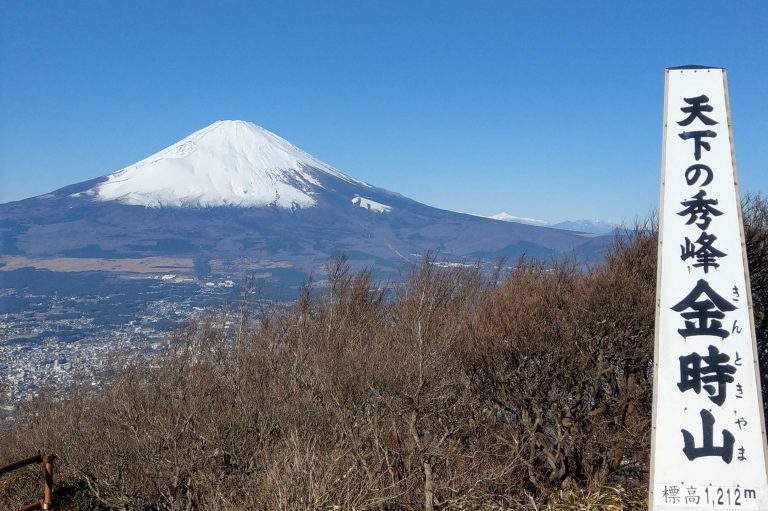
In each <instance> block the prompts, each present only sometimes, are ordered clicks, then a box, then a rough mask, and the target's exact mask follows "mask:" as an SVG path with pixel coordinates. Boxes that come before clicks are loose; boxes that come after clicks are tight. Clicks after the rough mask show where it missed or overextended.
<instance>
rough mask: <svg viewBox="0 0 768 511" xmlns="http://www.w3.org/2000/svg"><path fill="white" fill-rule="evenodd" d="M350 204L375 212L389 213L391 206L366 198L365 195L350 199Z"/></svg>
mask: <svg viewBox="0 0 768 511" xmlns="http://www.w3.org/2000/svg"><path fill="white" fill-rule="evenodd" d="M352 204H354V205H355V206H360V207H361V208H363V209H367V210H368V211H373V212H376V213H389V212H390V211H392V206H387V205H386V204H382V203H381V202H376V201H375V200H371V199H366V198H365V197H360V196H358V197H355V198H354V199H352Z"/></svg>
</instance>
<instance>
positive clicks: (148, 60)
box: [0, 0, 768, 221]
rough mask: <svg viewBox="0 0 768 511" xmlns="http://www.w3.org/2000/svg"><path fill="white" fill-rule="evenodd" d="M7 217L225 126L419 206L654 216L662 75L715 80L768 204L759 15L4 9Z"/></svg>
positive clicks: (765, 65) (644, 4)
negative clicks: (702, 71) (696, 67)
mask: <svg viewBox="0 0 768 511" xmlns="http://www.w3.org/2000/svg"><path fill="white" fill-rule="evenodd" d="M0 8H1V9H2V13H1V14H0V52H1V53H0V57H1V60H0V202H7V201H11V200H18V199H21V198H25V197H29V196H33V195H39V194H42V193H46V192H49V191H51V190H54V189H56V188H59V187H62V186H64V185H67V184H71V183H75V182H79V181H83V180H86V179H91V178H94V177H97V176H100V175H105V174H108V173H110V172H113V171H115V170H118V169H120V168H122V167H124V166H127V165H129V164H131V163H134V162H135V161H137V160H139V159H142V158H144V157H146V156H148V155H149V154H151V153H153V152H155V151H157V150H159V149H162V148H164V147H166V146H168V145H170V144H172V143H174V142H176V141H178V140H179V139H181V138H183V137H184V136H186V135H188V134H190V133H191V132H193V131H195V130H197V129H200V128H202V127H204V126H206V125H208V124H210V123H211V122H213V121H216V120H219V119H243V120H248V121H251V122H254V123H256V124H259V125H261V126H263V127H265V128H267V129H269V130H271V131H274V132H276V133H277V134H279V135H281V136H282V137H284V138H286V139H288V140H289V141H291V142H293V143H294V144H296V145H298V146H299V147H301V148H303V149H304V150H306V151H308V152H309V153H312V154H313V155H315V156H317V157H318V158H320V159H322V160H324V161H326V162H327V163H329V164H331V165H333V166H335V167H336V168H338V169H340V170H342V171H344V172H346V173H348V174H350V175H352V176H354V177H356V178H359V179H362V180H364V181H367V182H369V183H372V184H374V185H377V186H381V187H384V188H387V189H389V190H393V191H396V192H399V193H402V194H403V195H406V196H409V197H411V198H414V199H416V200H419V201H421V202H424V203H427V204H430V205H433V206H437V207H441V208H446V209H452V210H456V211H463V212H468V213H476V214H486V215H490V214H493V213H498V212H500V211H506V212H508V213H511V214H514V215H518V216H527V217H533V218H537V219H543V220H548V221H557V220H563V219H576V218H595V219H604V220H614V221H616V220H623V219H627V220H631V219H632V218H633V217H634V216H636V215H639V216H645V215H646V214H647V213H648V212H649V211H651V210H653V209H654V208H655V207H656V205H657V202H658V187H659V172H660V170H659V169H660V158H661V154H660V153H661V117H662V103H663V92H664V68H665V67H671V66H678V65H685V64H704V65H711V66H722V67H726V68H727V69H728V80H729V88H730V94H731V98H730V99H731V106H732V119H733V123H734V133H735V145H736V159H737V163H738V168H739V175H740V181H741V187H742V191H753V192H763V193H766V192H768V143H767V142H766V141H765V139H766V135H767V134H768V2H765V1H763V0H760V1H732V2H723V1H722V0H721V1H708V0H699V1H695V2H690V1H669V0H665V1H649V0H645V1H637V2H634V1H620V2H619V1H600V2H598V1H573V0H571V1H558V2H555V1H551V2H545V1H527V2H521V1H498V2H494V1H482V0H474V1H469V0H468V1H463V2H456V1H446V0H440V1H429V2H428V1H421V0H409V1H396V0H386V1H373V0H350V1H334V0H327V1H318V0H308V1H280V2H278V1H276V0H272V1H264V2H261V1H242V2H233V1H226V0H220V1H217V2H197V1H194V0H187V1H183V2H171V1H151V2H138V1H129V2H115V1H110V0H104V1H99V2H96V1H88V0H80V1H76V2H56V1H46V2H42V1H34V0H27V1H15V0H0Z"/></svg>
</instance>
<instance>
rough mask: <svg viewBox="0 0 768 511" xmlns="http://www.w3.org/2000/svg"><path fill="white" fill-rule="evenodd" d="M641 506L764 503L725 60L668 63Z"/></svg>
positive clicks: (766, 488) (661, 509)
mask: <svg viewBox="0 0 768 511" xmlns="http://www.w3.org/2000/svg"><path fill="white" fill-rule="evenodd" d="M662 158H663V163H662V173H661V203H660V204H661V205H660V208H661V214H660V217H661V218H660V220H661V221H660V227H659V255H658V257H659V259H658V282H657V291H656V292H657V296H656V298H657V300H656V307H657V308H656V345H655V357H654V361H655V362H654V384H653V433H652V434H653V438H652V442H651V480H650V499H649V500H650V503H649V504H650V508H651V509H653V510H657V511H667V510H698V509H750V510H768V469H767V468H766V467H767V465H766V441H765V423H764V418H763V404H762V398H761V393H760V382H759V370H758V366H757V347H756V343H755V327H754V319H753V315H752V299H751V293H750V287H749V274H748V269H747V258H746V252H745V245H744V227H743V222H742V218H741V203H740V200H739V192H738V185H737V180H736V166H735V162H734V157H733V135H732V130H731V117H730V109H729V104H728V87H727V82H726V74H725V69H721V68H709V67H701V66H687V67H682V68H671V69H667V71H666V88H665V105H664V136H663V156H662Z"/></svg>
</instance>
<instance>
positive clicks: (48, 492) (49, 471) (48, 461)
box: [41, 453, 55, 509]
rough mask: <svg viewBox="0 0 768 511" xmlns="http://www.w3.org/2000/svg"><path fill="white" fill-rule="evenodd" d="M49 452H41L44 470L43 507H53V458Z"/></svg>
mask: <svg viewBox="0 0 768 511" xmlns="http://www.w3.org/2000/svg"><path fill="white" fill-rule="evenodd" d="M54 457H55V456H54V455H53V454H51V453H43V454H42V455H41V458H42V459H43V469H44V471H45V494H44V498H43V509H53V459H54Z"/></svg>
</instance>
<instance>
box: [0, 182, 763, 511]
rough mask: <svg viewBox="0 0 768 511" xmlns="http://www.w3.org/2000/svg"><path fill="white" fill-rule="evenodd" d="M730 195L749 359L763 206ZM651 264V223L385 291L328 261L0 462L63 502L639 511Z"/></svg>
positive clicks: (20, 425)
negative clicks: (743, 243)
mask: <svg viewBox="0 0 768 511" xmlns="http://www.w3.org/2000/svg"><path fill="white" fill-rule="evenodd" d="M745 205H746V208H745V210H746V215H745V216H746V219H747V239H748V244H749V254H750V263H751V264H750V266H751V267H752V279H753V291H754V294H755V305H756V310H757V318H756V319H757V325H758V331H759V338H760V339H761V355H762V356H763V360H762V361H763V363H765V362H766V360H765V345H766V327H767V326H768V319H766V315H765V313H764V311H765V310H766V305H768V206H766V203H765V202H764V201H763V200H762V199H761V198H760V197H757V198H747V200H746V201H745ZM753 265H754V267H753ZM655 267H656V237H655V233H654V230H653V226H645V228H638V229H634V230H633V231H631V232H629V233H627V235H626V236H624V237H621V238H618V239H617V241H616V245H615V247H614V248H613V249H612V250H611V251H610V253H609V254H607V256H606V259H605V262H604V263H603V264H602V265H600V266H598V267H595V268H593V269H591V270H588V271H584V270H579V269H577V268H576V266H575V265H571V264H559V265H557V266H555V267H554V268H553V267H551V266H546V265H543V264H540V263H535V262H526V261H520V262H519V263H518V264H516V265H515V267H514V269H511V270H508V269H505V266H504V265H500V266H499V269H498V271H497V272H496V273H494V274H493V275H490V276H488V275H484V274H483V273H482V272H481V271H480V269H479V268H468V267H464V268H441V267H439V266H438V265H435V264H433V261H427V262H425V263H424V264H423V265H421V266H420V267H419V268H417V269H415V270H414V271H413V273H412V274H411V275H410V276H409V277H408V278H407V280H406V282H405V283H404V284H402V285H397V286H392V288H391V289H388V290H386V289H381V288H379V287H378V286H377V284H376V283H375V282H373V281H372V278H371V275H370V274H369V273H368V272H351V271H350V270H349V267H348V266H347V264H346V262H345V261H344V260H343V259H339V260H337V261H334V262H333V263H332V264H331V265H330V267H329V271H328V274H329V279H328V284H327V286H325V287H323V288H322V289H316V286H312V285H307V286H306V288H305V289H304V290H303V292H302V293H301V295H300V297H299V299H298V300H297V301H296V303H295V304H293V306H292V307H291V308H289V309H274V310H269V311H266V310H260V311H258V313H257V315H256V316H255V317H249V311H250V310H249V308H248V307H243V308H242V310H241V311H240V312H241V313H240V314H239V317H240V320H241V321H240V325H238V326H237V327H236V328H230V329H224V328H222V327H221V326H219V325H220V324H221V322H219V321H217V318H216V317H212V318H210V319H209V320H208V321H205V322H200V323H193V324H190V325H189V326H188V327H187V328H186V329H185V330H183V331H180V332H177V333H176V334H175V335H174V336H173V339H172V342H171V349H170V350H169V351H168V353H167V354H165V355H164V356H162V357H160V358H156V359H152V360H151V361H138V362H134V363H130V364H128V365H117V366H116V369H115V374H114V377H113V379H112V383H111V384H110V385H109V386H108V387H107V388H105V389H104V390H103V391H102V392H101V393H100V394H98V395H93V394H90V393H86V392H84V391H82V390H81V389H79V388H74V389H72V392H71V394H70V396H69V397H68V399H66V400H63V401H53V400H48V401H46V400H44V399H41V400H40V401H38V402H36V403H33V404H32V405H31V406H29V407H27V408H25V409H24V410H22V411H21V412H20V413H19V414H18V416H17V417H16V418H15V420H14V421H12V422H9V423H7V424H9V425H10V426H12V427H8V428H7V430H6V431H5V432H3V436H2V440H1V441H0V458H1V459H0V463H2V462H4V461H6V460H8V459H13V458H17V457H23V456H24V455H28V454H27V453H29V452H31V451H32V452H34V451H35V450H37V449H47V450H52V451H54V452H56V453H57V454H58V455H59V457H60V461H59V465H58V466H59V469H60V470H62V473H63V476H64V480H65V481H69V483H68V484H71V485H74V487H75V489H76V490H77V494H78V495H80V498H81V500H80V501H78V502H79V503H76V504H69V506H70V508H72V509H95V508H96V506H97V502H98V503H99V505H101V506H104V507H106V508H109V509H125V510H193V509H222V510H228V509H243V508H250V509H263V510H273V509H274V510H304V509H316V510H330V509H350V510H351V509H355V510H382V511H383V510H395V509H403V510H416V509H425V510H430V511H431V510H458V509H462V510H464V509H552V510H554V509H573V508H576V507H578V506H581V507H579V508H580V509H621V508H626V509H630V508H632V509H635V508H636V509H640V508H643V506H644V505H645V503H644V501H643V495H642V494H643V489H644V486H645V485H646V484H647V483H646V476H647V460H648V450H649V441H650V435H649V429H650V416H651V378H652V374H651V372H650V368H651V366H652V353H653V327H654V318H653V312H654V311H653V302H654V293H655V290H654V288H655V282H656V278H655ZM763 367H765V365H763ZM22 483H23V481H22V482H17V483H16V484H17V486H19V488H28V485H27V486H24V484H22ZM25 484H26V483H25ZM77 485H80V486H77ZM7 486H8V485H6V487H3V486H1V485H0V503H2V505H3V506H7V505H13V506H16V505H18V507H21V504H23V503H26V502H28V501H29V500H30V499H29V498H28V497H29V496H28V495H27V494H25V493H24V491H29V490H23V489H18V488H16V489H13V488H12V489H8V488H7ZM70 489H71V488H70ZM3 499H4V500H3ZM14 499H16V500H14ZM89 499H90V500H89ZM73 502H74V501H73ZM77 506H80V507H77Z"/></svg>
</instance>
